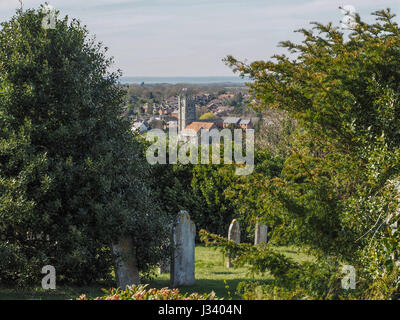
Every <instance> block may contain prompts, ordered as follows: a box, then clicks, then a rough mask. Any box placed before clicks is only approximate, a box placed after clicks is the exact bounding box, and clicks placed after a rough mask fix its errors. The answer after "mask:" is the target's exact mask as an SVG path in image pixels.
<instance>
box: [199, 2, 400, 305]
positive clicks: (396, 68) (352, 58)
mask: <svg viewBox="0 0 400 320" xmlns="http://www.w3.org/2000/svg"><path fill="white" fill-rule="evenodd" d="M374 15H375V17H376V21H375V23H372V24H368V23H366V22H364V21H362V20H361V19H360V17H359V16H357V17H356V22H357V23H356V24H355V25H354V26H353V29H352V30H351V31H350V32H343V31H342V30H341V29H340V28H339V27H335V26H333V25H332V24H328V25H323V24H320V23H313V26H314V27H313V28H312V29H301V30H299V32H301V33H302V34H303V35H304V40H303V41H302V42H301V43H292V42H290V41H286V42H282V43H281V45H282V47H284V48H286V49H287V50H288V51H289V53H290V54H289V55H285V54H283V55H276V56H274V57H273V58H272V59H271V60H269V61H255V62H253V63H251V64H245V63H243V62H241V61H238V60H236V59H235V58H233V57H231V56H229V57H228V58H227V59H226V61H227V63H228V65H230V66H231V67H232V68H233V69H234V70H235V71H237V72H239V73H240V74H241V75H242V76H248V77H250V78H251V79H252V80H253V82H252V83H250V85H249V86H250V92H251V93H252V94H253V95H254V98H255V99H256V101H258V103H259V109H261V110H263V109H265V108H268V107H270V108H271V107H272V108H276V109H278V110H284V111H285V112H287V114H288V115H289V116H290V117H291V118H292V119H295V121H296V122H297V124H298V128H297V130H296V132H295V133H294V134H293V135H292V138H293V139H292V146H291V149H290V152H288V153H287V154H288V158H287V159H286V161H285V165H284V168H283V170H282V173H281V175H280V177H279V178H274V179H268V177H265V178H264V181H262V179H260V180H259V181H260V183H258V184H257V185H259V186H262V188H261V189H260V192H259V195H260V199H264V198H268V199H269V201H268V202H267V204H268V205H267V206H266V207H265V210H264V211H263V213H264V215H265V219H266V220H267V221H271V222H274V223H278V224H279V223H280V224H281V226H280V227H279V225H275V227H276V228H278V229H280V230H282V232H280V233H277V234H276V236H278V237H285V238H287V239H288V240H290V241H292V242H293V243H295V244H297V245H298V246H301V247H302V248H308V249H309V250H310V252H311V253H313V255H314V256H315V257H316V259H317V264H316V265H315V266H318V267H317V268H316V267H312V268H311V269H310V268H309V266H308V267H306V266H305V265H303V266H300V265H296V266H293V268H289V269H290V270H287V271H285V272H284V273H283V274H281V273H275V275H276V277H277V279H278V278H280V279H281V280H282V279H283V280H284V279H286V280H287V279H290V280H291V283H292V286H300V289H299V288H298V287H297V289H299V290H303V291H302V292H303V297H317V298H321V297H322V298H327V297H336V298H337V297H339V296H340V295H342V296H345V295H347V294H354V296H358V297H363V298H367V297H375V298H398V297H399V296H400V291H399V283H400V273H399V266H400V261H399V257H400V252H399V248H400V247H399V240H400V235H399V232H398V230H397V225H396V223H397V220H398V219H399V212H400V211H399V200H400V199H399V182H400V147H399V143H400V118H399V115H400V100H399V95H400V65H399V63H398V62H399V60H400V28H399V26H398V24H397V23H396V22H395V19H394V15H393V14H392V13H391V12H390V10H384V11H379V12H375V13H374ZM254 185H256V184H254ZM274 217H275V218H274ZM203 236H204V239H207V235H206V234H203ZM214 241H216V242H217V243H218V242H219V243H223V240H221V239H218V238H215V237H214ZM271 242H274V239H272V241H271ZM224 245H225V246H226V245H228V246H229V244H226V243H225V244H224ZM251 250H253V249H248V248H247V249H245V250H244V251H243V254H240V250H239V249H238V248H236V249H235V250H234V251H236V253H239V258H238V259H242V262H246V263H252V262H253V264H254V265H255V266H256V267H258V270H261V271H265V270H270V271H271V272H273V273H274V271H275V270H276V269H275V268H276V267H277V260H276V259H275V258H274V257H275V256H274V252H273V249H272V248H270V247H269V248H268V250H267V251H265V252H260V251H262V250H261V249H259V250H255V249H254V250H255V252H254V254H253V255H252V254H251V253H250V252H251ZM271 250H272V251H271ZM260 257H262V258H260ZM343 264H346V265H352V266H353V267H354V268H355V270H356V274H357V279H356V280H357V289H356V290H354V291H351V290H350V291H347V292H345V291H343V290H342V289H341V286H340V276H338V275H335V274H336V273H337V272H339V273H340V270H341V269H340V268H341V265H343ZM323 266H325V267H323ZM281 270H283V269H281ZM296 270H297V271H296ZM298 270H300V271H298ZM310 270H314V271H313V272H308V271H310ZM323 270H325V271H326V272H325V271H323ZM321 275H324V276H323V277H321ZM305 276H307V277H308V280H307V281H302V280H301V279H303V280H304V277H305ZM313 277H314V280H315V279H317V280H318V281H313V280H312V279H313ZM332 277H333V278H332ZM323 279H325V280H323ZM329 279H331V280H332V279H333V280H332V281H330V280H329ZM334 279H336V280H334ZM328 280H329V281H328ZM313 284H315V285H316V286H313Z"/></svg>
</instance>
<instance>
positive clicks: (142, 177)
mask: <svg viewBox="0 0 400 320" xmlns="http://www.w3.org/2000/svg"><path fill="white" fill-rule="evenodd" d="M44 16H45V13H44V12H43V11H42V9H39V10H31V9H29V10H26V11H22V10H18V11H17V13H16V14H15V15H14V16H13V17H12V18H11V19H10V20H9V21H7V22H3V23H2V24H1V30H0V235H1V238H0V281H2V282H9V283H12V284H15V283H26V282H33V281H38V279H39V278H40V277H42V275H41V268H42V267H43V266H44V265H47V264H50V265H53V266H55V268H56V271H57V275H58V279H59V281H62V280H64V281H68V282H77V283H79V284H83V283H85V282H90V281H94V280H98V279H106V278H108V277H109V275H110V271H111V268H112V264H113V262H112V256H111V253H110V249H109V247H110V245H111V244H112V243H114V242H115V241H117V240H118V238H119V237H121V236H125V235H129V236H130V237H131V238H132V239H133V244H134V246H135V248H136V250H137V252H136V253H137V255H138V260H139V268H140V269H141V270H143V271H148V270H149V268H150V266H151V265H154V264H155V263H156V262H157V261H158V260H159V259H160V257H161V256H162V255H163V252H164V251H165V250H164V249H165V248H166V247H167V246H168V230H167V228H166V227H167V225H168V224H167V223H165V221H164V218H163V215H162V214H161V213H160V211H159V210H158V207H157V204H156V202H155V201H153V200H152V199H151V193H152V190H151V189H150V188H149V186H148V183H147V181H146V178H149V177H150V173H151V171H150V168H149V167H148V165H147V163H146V162H145V160H144V157H143V156H142V152H143V150H142V147H141V144H140V143H138V142H137V140H136V139H135V137H134V136H133V135H132V133H131V132H130V128H129V123H128V122H127V121H125V120H123V119H122V117H121V114H122V111H123V110H122V108H121V106H122V103H123V101H124V92H123V90H122V89H121V87H119V86H118V83H117V81H118V77H119V72H110V71H108V70H109V67H110V66H111V64H112V63H113V60H112V59H111V58H107V53H106V48H103V46H102V45H101V44H100V43H97V42H96V41H95V40H94V38H91V37H89V33H88V30H87V29H86V28H85V27H83V26H81V24H80V22H79V21H77V20H75V19H73V20H72V21H70V20H69V19H68V17H65V18H64V19H61V20H60V19H58V20H57V22H56V26H55V28H54V29H45V28H43V27H42V20H43V19H44ZM35 283H37V284H38V283H40V282H35Z"/></svg>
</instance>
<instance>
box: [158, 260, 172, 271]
mask: <svg viewBox="0 0 400 320" xmlns="http://www.w3.org/2000/svg"><path fill="white" fill-rule="evenodd" d="M170 272H171V261H169V260H168V261H163V262H161V263H160V267H159V268H158V274H162V273H170Z"/></svg>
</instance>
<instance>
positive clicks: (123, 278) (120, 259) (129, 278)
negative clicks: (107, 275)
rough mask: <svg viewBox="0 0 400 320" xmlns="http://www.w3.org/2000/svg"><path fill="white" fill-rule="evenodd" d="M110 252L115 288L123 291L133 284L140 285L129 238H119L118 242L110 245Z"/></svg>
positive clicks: (135, 260)
mask: <svg viewBox="0 0 400 320" xmlns="http://www.w3.org/2000/svg"><path fill="white" fill-rule="evenodd" d="M112 252H113V254H114V257H115V277H116V279H117V286H118V287H120V288H121V289H125V288H126V287H127V286H131V285H133V284H140V277H139V270H138V267H137V259H136V255H135V251H134V247H133V244H132V239H131V238H129V237H124V238H121V239H120V241H119V242H118V243H116V244H113V245H112Z"/></svg>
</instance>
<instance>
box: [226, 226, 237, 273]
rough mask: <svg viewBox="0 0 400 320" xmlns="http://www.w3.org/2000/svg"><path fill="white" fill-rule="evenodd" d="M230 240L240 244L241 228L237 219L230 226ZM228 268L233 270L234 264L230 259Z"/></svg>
mask: <svg viewBox="0 0 400 320" xmlns="http://www.w3.org/2000/svg"><path fill="white" fill-rule="evenodd" d="M228 240H232V241H235V242H236V243H240V226H239V222H238V221H237V220H236V219H233V220H232V222H231V224H230V225H229V231H228ZM226 267H227V268H232V263H231V261H230V259H228V262H227V264H226Z"/></svg>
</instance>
